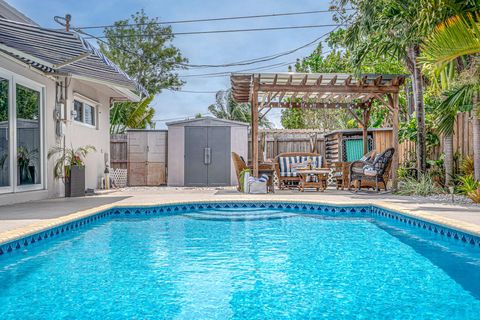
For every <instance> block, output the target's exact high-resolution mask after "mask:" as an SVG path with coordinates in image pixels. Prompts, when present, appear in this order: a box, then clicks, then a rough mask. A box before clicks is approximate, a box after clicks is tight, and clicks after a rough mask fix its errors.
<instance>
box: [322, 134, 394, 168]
mask: <svg viewBox="0 0 480 320" xmlns="http://www.w3.org/2000/svg"><path fill="white" fill-rule="evenodd" d="M392 139H393V137H392V128H377V129H368V144H367V146H368V151H371V150H373V149H375V150H376V152H377V153H380V152H383V151H385V150H386V149H388V148H390V147H392V145H393V143H392ZM362 156H363V136H362V130H361V129H348V130H336V131H332V132H330V133H328V134H325V159H326V160H327V162H328V163H332V162H337V161H341V162H351V161H355V160H358V159H360V158H361V157H362Z"/></svg>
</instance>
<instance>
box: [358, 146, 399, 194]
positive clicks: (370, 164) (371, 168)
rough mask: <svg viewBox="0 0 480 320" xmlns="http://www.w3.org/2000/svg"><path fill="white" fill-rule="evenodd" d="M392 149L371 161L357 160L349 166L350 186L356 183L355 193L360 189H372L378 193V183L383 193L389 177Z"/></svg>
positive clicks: (393, 150) (393, 151)
mask: <svg viewBox="0 0 480 320" xmlns="http://www.w3.org/2000/svg"><path fill="white" fill-rule="evenodd" d="M394 153H395V149H394V148H389V149H387V150H385V151H384V152H382V153H381V154H379V155H377V156H375V158H374V159H373V161H363V160H358V161H354V162H352V163H351V164H350V185H352V184H353V183H354V182H356V183H357V185H356V187H357V191H358V190H360V188H362V187H373V188H375V190H376V191H377V192H378V191H380V189H379V183H382V184H383V186H384V188H385V191H386V190H387V182H388V178H389V175H390V166H391V164H392V158H393V154H394Z"/></svg>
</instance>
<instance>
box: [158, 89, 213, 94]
mask: <svg viewBox="0 0 480 320" xmlns="http://www.w3.org/2000/svg"><path fill="white" fill-rule="evenodd" d="M167 90H168V91H172V92H185V93H208V94H212V93H217V92H218V91H195V90H173V89H167Z"/></svg>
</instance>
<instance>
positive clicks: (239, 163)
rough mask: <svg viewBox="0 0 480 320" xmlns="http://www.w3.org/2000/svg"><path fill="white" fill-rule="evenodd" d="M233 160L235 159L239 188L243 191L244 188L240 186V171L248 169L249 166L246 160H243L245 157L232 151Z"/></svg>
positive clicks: (234, 164)
mask: <svg viewBox="0 0 480 320" xmlns="http://www.w3.org/2000/svg"><path fill="white" fill-rule="evenodd" d="M232 161H233V166H234V167H235V173H236V175H237V182H238V187H237V190H238V191H241V190H242V188H241V187H240V173H241V172H242V171H243V170H245V169H248V167H247V164H246V163H245V160H243V158H242V157H241V156H240V155H238V154H237V153H235V152H232Z"/></svg>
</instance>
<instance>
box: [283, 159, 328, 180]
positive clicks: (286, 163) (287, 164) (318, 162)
mask: <svg viewBox="0 0 480 320" xmlns="http://www.w3.org/2000/svg"><path fill="white" fill-rule="evenodd" d="M309 159H311V160H312V164H313V165H314V166H315V167H317V168H319V167H322V165H323V158H322V156H313V157H312V156H295V157H280V158H278V166H279V167H280V172H291V171H292V168H291V164H292V163H302V162H307V161H308V160H309ZM285 177H286V176H285Z"/></svg>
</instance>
